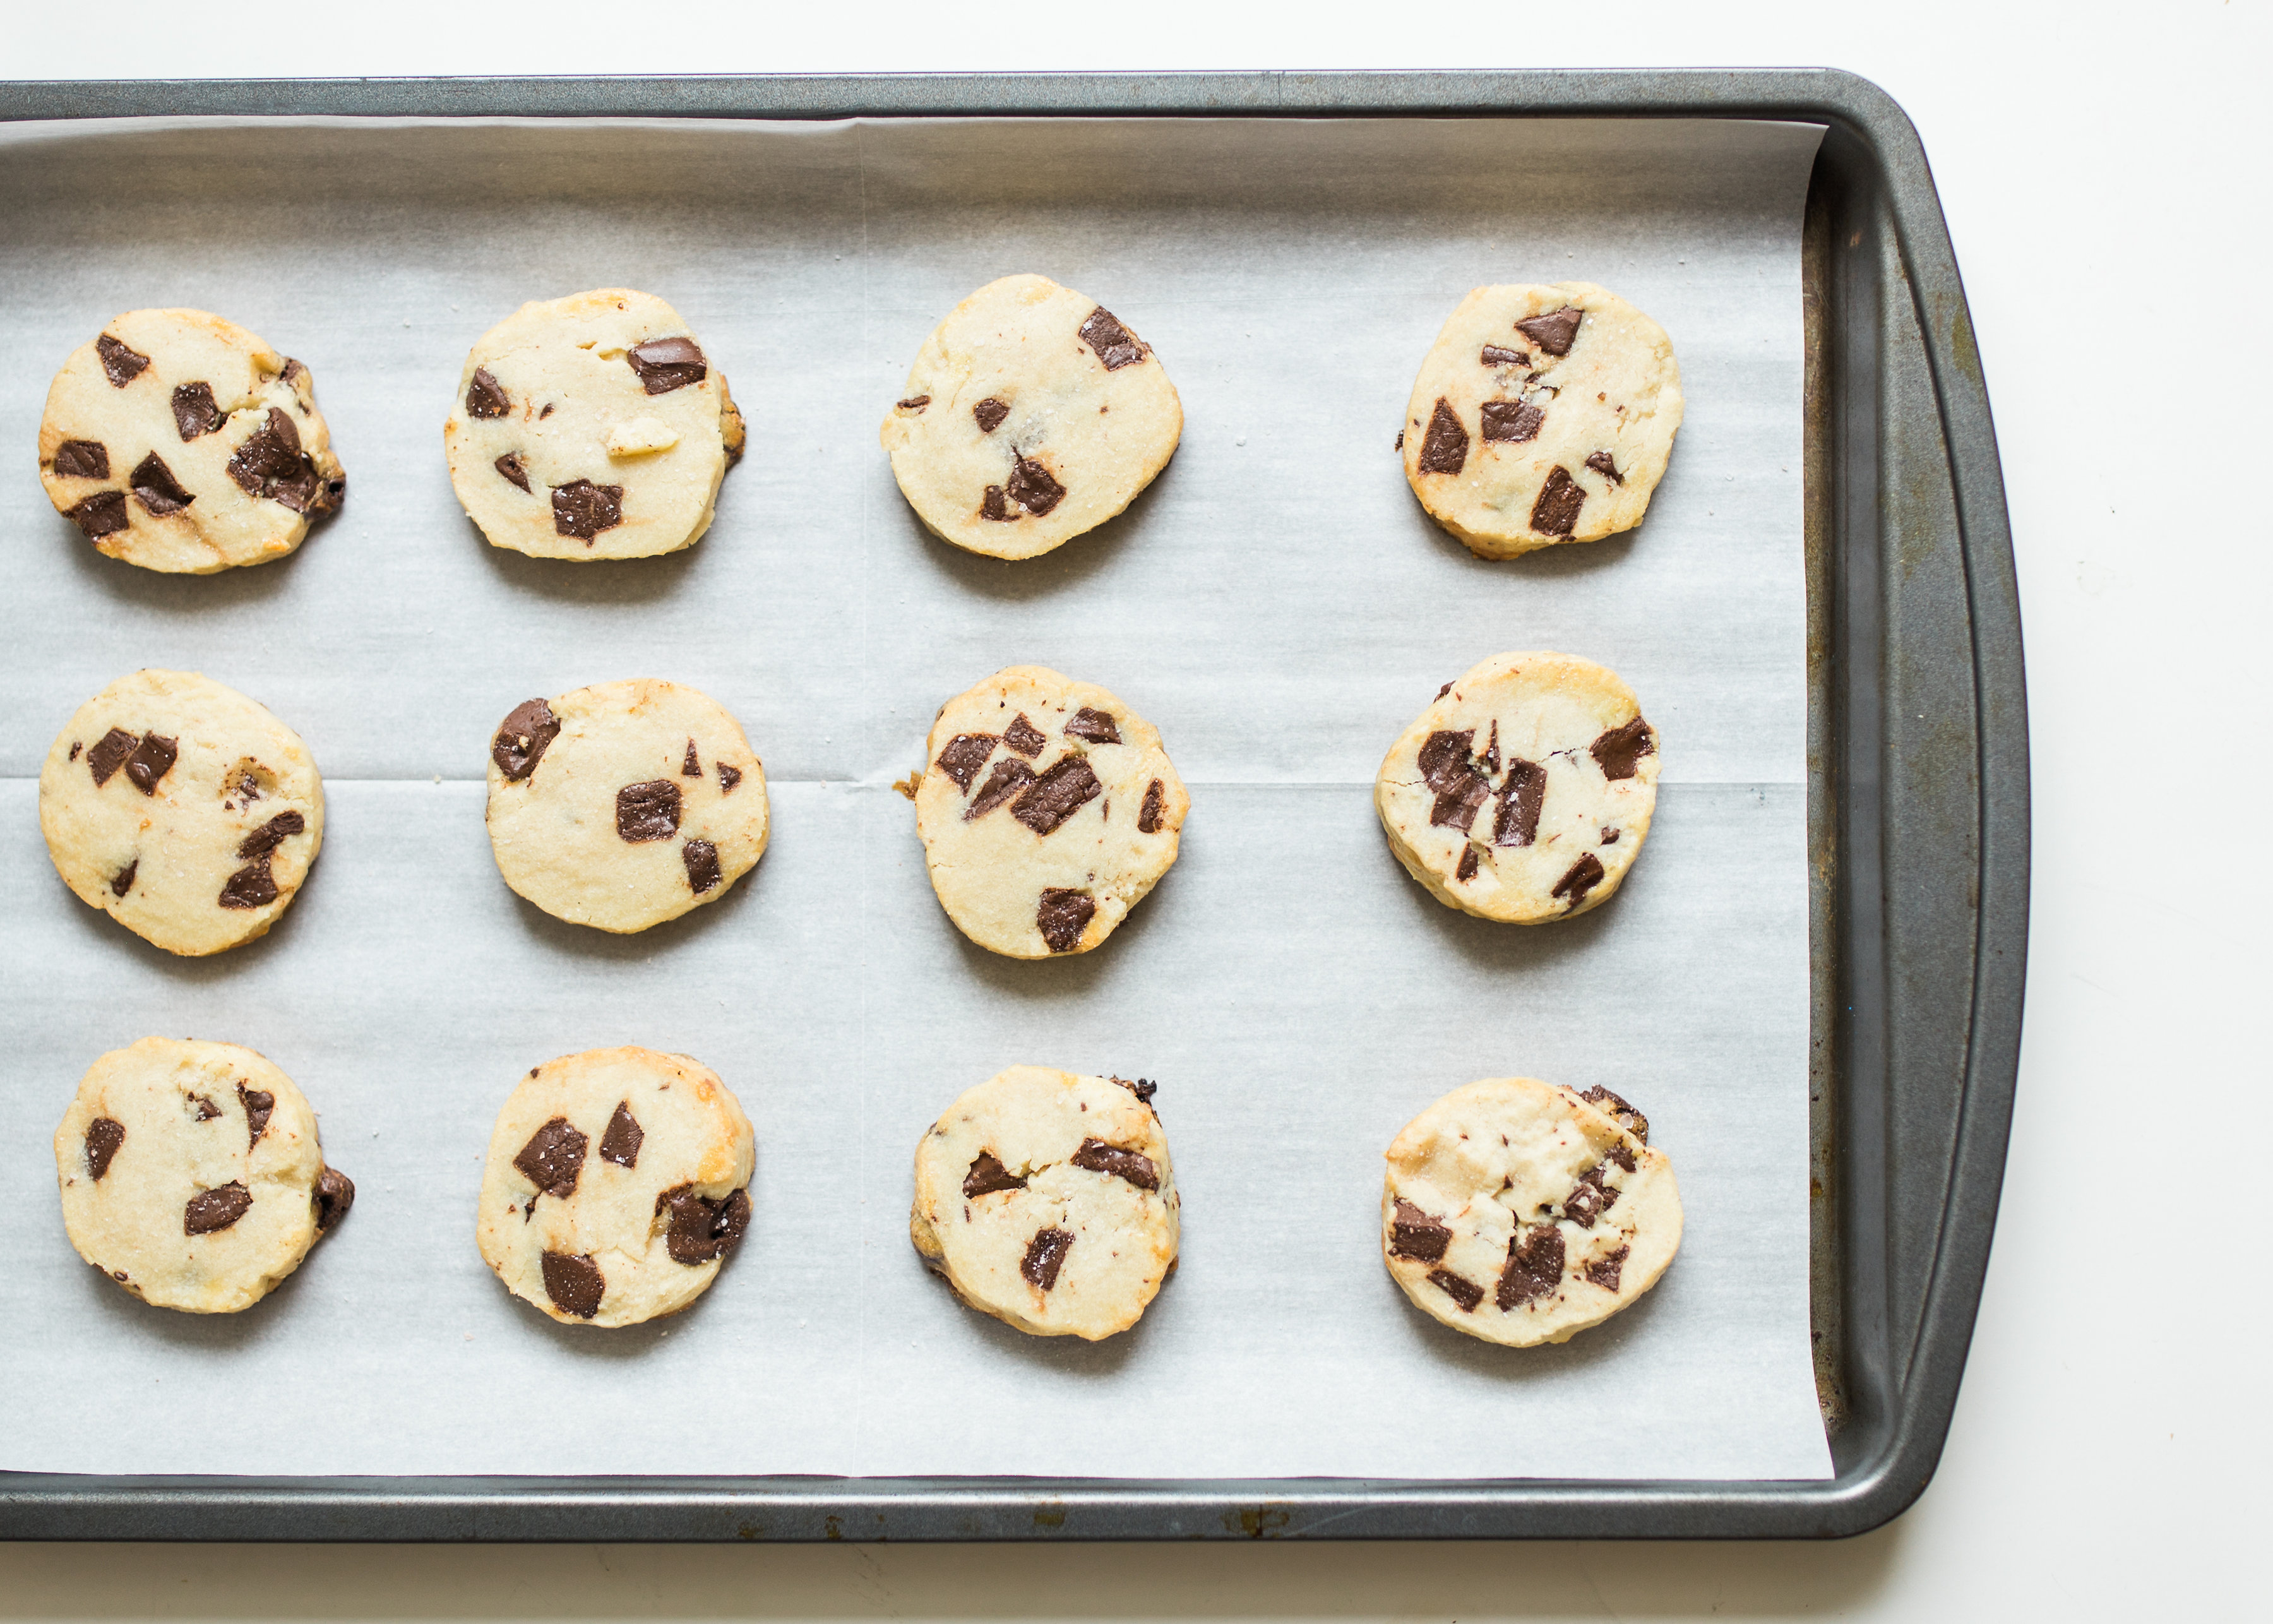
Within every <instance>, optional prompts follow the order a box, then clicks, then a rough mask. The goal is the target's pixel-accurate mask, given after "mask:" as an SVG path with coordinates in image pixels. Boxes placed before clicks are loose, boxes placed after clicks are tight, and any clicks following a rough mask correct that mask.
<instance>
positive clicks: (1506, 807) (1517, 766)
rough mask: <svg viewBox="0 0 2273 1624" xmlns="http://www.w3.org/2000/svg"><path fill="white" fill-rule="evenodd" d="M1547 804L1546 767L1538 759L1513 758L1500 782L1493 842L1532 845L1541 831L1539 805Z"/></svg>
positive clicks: (1494, 819)
mask: <svg viewBox="0 0 2273 1624" xmlns="http://www.w3.org/2000/svg"><path fill="white" fill-rule="evenodd" d="M1546 804H1547V769H1546V768H1544V767H1542V766H1540V765H1539V764H1538V763H1536V762H1527V761H1511V762H1509V763H1508V764H1507V777H1506V778H1504V779H1502V780H1501V782H1500V786H1499V810H1498V811H1497V813H1495V814H1494V815H1493V817H1492V844H1493V845H1494V846H1529V845H1530V844H1531V842H1532V838H1533V837H1534V836H1535V835H1537V834H1538V832H1539V809H1540V808H1542V807H1543V806H1545V805H1546Z"/></svg>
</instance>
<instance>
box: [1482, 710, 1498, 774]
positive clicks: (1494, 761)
mask: <svg viewBox="0 0 2273 1624" xmlns="http://www.w3.org/2000/svg"><path fill="white" fill-rule="evenodd" d="M1497 771H1499V721H1498V718H1493V721H1492V725H1491V742H1490V743H1489V744H1488V745H1486V746H1485V747H1484V773H1485V776H1486V777H1489V776H1490V775H1491V774H1493V773H1496V772H1497Z"/></svg>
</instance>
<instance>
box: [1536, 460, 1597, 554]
mask: <svg viewBox="0 0 2273 1624" xmlns="http://www.w3.org/2000/svg"><path fill="white" fill-rule="evenodd" d="M1586 505H1587V487H1586V486H1584V485H1580V484H1579V482H1578V481H1577V480H1575V479H1573V478H1572V477H1571V473H1570V470H1568V469H1566V468H1564V467H1563V466H1562V465H1561V464H1560V463H1557V465H1556V466H1555V467H1554V468H1553V469H1552V470H1549V473H1548V475H1547V483H1546V484H1545V485H1541V486H1540V487H1539V500H1537V501H1535V502H1534V503H1532V504H1531V528H1532V529H1533V530H1537V531H1538V532H1539V533H1540V534H1541V535H1542V536H1568V535H1569V534H1570V533H1571V532H1572V530H1576V529H1578V528H1579V508H1583V507H1585V506H1586Z"/></svg>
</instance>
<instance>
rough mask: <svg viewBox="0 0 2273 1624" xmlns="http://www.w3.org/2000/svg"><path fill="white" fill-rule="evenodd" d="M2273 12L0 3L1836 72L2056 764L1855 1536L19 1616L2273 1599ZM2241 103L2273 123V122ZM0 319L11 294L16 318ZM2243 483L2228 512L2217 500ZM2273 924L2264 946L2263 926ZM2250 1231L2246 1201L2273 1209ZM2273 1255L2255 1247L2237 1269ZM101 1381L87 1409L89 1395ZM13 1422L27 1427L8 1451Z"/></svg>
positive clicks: (100, 1592)
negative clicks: (1986, 1173)
mask: <svg viewBox="0 0 2273 1624" xmlns="http://www.w3.org/2000/svg"><path fill="white" fill-rule="evenodd" d="M2268 11H2269V8H2268V4H2266V0H2223V3H2222V0H2160V3H2159V4H2154V5H2152V6H2148V5H2136V4H2134V5H2119V4H2106V3H2104V0H2101V3H2097V4H2090V3H2078V4H2067V5H2065V6H2053V5H2048V4H2038V5H2022V4H1996V3H1995V0H1971V3H1969V4H1959V3H1955V0H1909V4H1903V5H1900V6H1894V5H1884V6H1878V7H1872V8H1867V9H1866V8H1864V7H1860V6H1855V5H1846V6H1841V5H1837V4H1832V3H1828V0H1720V4H1698V3H1697V0H1684V3H1676V4H1668V3H1664V0H1647V3H1643V4H1628V3H1622V0H1596V3H1595V4H1592V5H1587V6H1581V7H1572V6H1561V7H1548V6H1521V5H1514V4H1508V3H1507V0H1496V3H1494V4H1477V3H1474V0H1437V3H1436V4H1431V5H1429V6H1426V7H1398V6H1391V5H1383V4H1368V5H1364V6H1356V5H1317V4H1314V5H1311V6H1309V7H1303V8H1298V7H1294V6H1270V5H1264V4H1253V3H1252V0H1147V3H1146V4H1144V5H1143V6H1141V7H1137V6H1131V7H1126V8H1112V9H1106V8H1101V7H1076V8H1069V9H1063V10H1044V9H1041V8H1026V9H1016V8H1001V7H986V8H980V7H974V6H954V5H948V4H941V3H940V0H929V3H928V4H913V3H911V0H870V3H869V4H866V5H863V6H861V7H859V9H858V10H857V11H853V10H846V9H843V8H834V7H809V8H797V9H796V10H795V11H794V12H793V13H791V11H790V8H776V7H769V6H765V5H761V4H751V0H731V3H730V0H709V3H707V4H703V3H693V0H679V3H674V0H643V3H642V4H626V3H624V0H619V3H618V4H603V3H599V0H551V4H545V5H543V6H514V7H509V8H508V7H502V6H500V7H491V8H477V7H476V6H473V5H467V4H443V3H441V0H392V3H391V4H373V5H363V6H356V7H341V8H337V9H333V8H328V7H318V8H282V7H267V8H263V7H250V6H238V7H224V8H220V9H215V8H212V7H196V8H191V7H186V6H183V5H181V4H177V3H176V4H153V3H151V0H112V3H111V4H109V6H107V7H105V8H104V9H102V10H101V11H95V12H89V11H84V10H82V9H80V8H79V7H76V6H66V5H61V4H53V0H49V4H45V5H41V6H39V7H37V8H26V10H25V11H20V12H17V13H15V14H13V15H12V16H11V19H10V21H9V24H8V34H7V39H8V43H7V45H6V47H5V49H4V53H0V74H4V75H5V76H7V77H11V78H26V79H45V78H94V77H127V78H139V77H149V78H171V77H185V76H210V77H228V76H236V75H258V74H288V75H326V74H329V75H337V74H363V73H371V74H392V73H522V72H543V73H571V72H574V73H641V72H686V71H712V72H719V71H744V72H769V71H920V70H974V71H977V70H986V71H999V70H1006V69H1091V70H1096V69H1141V68H1233V67H1237V68H1255V67H1284V68H1301V67H1369V68H1392V67H1393V68H1435V67H1506V68H1515V67H1537V66H1590V65H1603V64H1615V65H1633V66H1640V65H1699V64H1712V65H1773V64H1808V65H1820V64H1828V65H1834V66H1839V67H1844V68H1848V69H1851V70H1853V71H1857V72H1859V73H1862V74H1864V75H1865V76H1867V77H1869V78H1871V79H1875V80H1876V81H1877V82H1878V83H1879V84H1880V85H1882V86H1885V87H1886V88H1887V90H1888V91H1890V92H1891V93H1893V94H1894V97H1895V98H1896V99H1897V100H1898V101H1900V102H1902V105H1903V107H1904V108H1905V109H1908V111H1909V114H1910V117H1912V118H1913V119H1914V120H1915V121H1916V122H1917V126H1918V128H1919V130H1920V132H1922V134H1923V135H1924V139H1925V146H1926V151H1927V154H1928V156H1929V157H1930V158H1931V160H1932V163H1933V168H1934V176H1935V179H1936V181H1937V183H1938V184H1939V187H1940V191H1941V198H1942V203H1943V207H1944V208H1945V209H1946V210H1947V214H1948V217H1949V224H1950V230H1951V235H1952V237H1954V240H1955V243H1956V246H1957V256H1958V261H1959V264H1960V266H1961V267H1962V270H1963V272H1964V275H1965V282H1966V289H1967V293H1968V295H1969V298H1970V301H1971V305H1972V312H1973V319H1974V326H1975V330H1976V332H1977V335H1978V340H1979V344H1980V350H1981V355H1982V360H1983V364H1984V367H1985V369H1986V372H1987V376H1988V379H1989V384H1990V391H1991V397H1992V401H1993V402H1994V404H1995V407H1996V414H1997V426H1998V431H1999V437H2000V440H2001V442H2002V447H2003V453H2004V463H2005V477H2006V481H2007V489H2008V491H2009V493H2010V500H2011V505H2012V516H2013V527H2014V541H2015V546H2016V550H2017V553H2018V555H2019V560H2020V575H2021V591H2022V606H2023V613H2024V616H2025V621H2026V628H2027V635H2028V655H2029V699H2030V704H2029V712H2030V723H2031V734H2032V745H2033V750H2034V765H2035V795H2036V861H2035V880H2036V884H2035V905H2034V919H2033V923H2034V932H2033V936H2032V942H2031V953H2030V958H2029V1014H2028V1026H2027V1034H2026V1039H2025V1042H2024V1045H2023V1049H2022V1077H2021V1097H2020V1106H2019V1110H2018V1114H2017V1116H2016V1118H2015V1121H2014V1136H2013V1147H2012V1154H2011V1161H2010V1165H2009V1169H2008V1173H2007V1181H2006V1185H2005V1201H2004V1210H2003V1215H2002V1220H2001V1222H2000V1224H1999V1230H1998V1237H1997V1246H1996V1252H1995V1255H1994V1258H1993V1259H1992V1263H1991V1266H1990V1270H1989V1281H1988V1289H1987V1292H1986V1295H1985V1297H1984V1301H1983V1306H1982V1312H1981V1318H1980V1322H1979V1326H1978V1328H1977V1333H1976V1335H1975V1339H1974V1344H1973V1357H1972V1362H1971V1365H1970V1367H1969V1371H1968V1372H1967V1378H1966V1382H1965V1387H1964V1391H1963V1394H1962V1397H1961V1398H1960V1400H1959V1402H1958V1406H1957V1417H1956V1421H1955V1424H1954V1427H1953V1428H1952V1430H1951V1432H1950V1437H1949V1443H1948V1447H1947V1452H1946V1453H1945V1455H1943V1458H1942V1464H1941V1470H1940V1473H1939V1477H1937V1478H1936V1479H1935V1481H1934V1483H1933V1485H1932V1486H1931V1487H1930V1488H1929V1489H1928V1490H1927V1492H1926V1493H1925V1496H1924V1499H1923V1500H1920V1502H1919V1503H1918V1504H1917V1507H1915V1508H1913V1509H1912V1510H1911V1511H1910V1512H1909V1514H1908V1515H1905V1516H1903V1517H1902V1518H1899V1519H1898V1520H1896V1521H1895V1522H1894V1523H1893V1524H1892V1525H1890V1526H1889V1527H1887V1529H1885V1530H1881V1531H1879V1532H1878V1533H1876V1534H1872V1535H1868V1536H1865V1537H1864V1538H1859V1539H1855V1540H1849V1541H1845V1542H1842V1543H1838V1544H1828V1545H1670V1544H1666V1545H1613V1544H1606V1543H1605V1544H1592V1545H1588V1544H1578V1543H1572V1544H1558V1545H1317V1546H1271V1545H1264V1546H1257V1547H1252V1548H1247V1547H1242V1548H1230V1547H1222V1546H1207V1547H1149V1546H1106V1545H1074V1546H1059V1547H1048V1548H1028V1547H926V1546H899V1547H894V1546H858V1545H843V1546H821V1547H804V1548H746V1549H734V1550H715V1549H708V1548H695V1549H684V1548H673V1547H634V1546H606V1547H589V1546H582V1547H579V1546H563V1547H553V1548H530V1547H518V1548H480V1549H451V1548H438V1549H428V1548H404V1547H379V1548H366V1549H357V1548H354V1547H326V1546H301V1547H286V1546H257V1547H246V1546H209V1547H202V1548H199V1547H167V1546H155V1545H151V1546H130V1547H124V1548H109V1549H97V1548H91V1547H86V1546H71V1545H16V1546H0V1620H17V1619H34V1618H72V1619H81V1618H111V1617H141V1616H151V1615H165V1616H185V1617H191V1618H204V1617H213V1618H224V1617H225V1618H229V1619H231V1620H251V1619H259V1618H271V1617H274V1618H320V1619H360V1618H385V1619H392V1620H424V1619H480V1620H517V1619H524V1618H525V1619H555V1620H559V1619H587V1618H591V1619H599V1618H611V1617H624V1618H638V1619H671V1618H688V1619H697V1618H700V1619H730V1618H743V1617H751V1618H768V1619H774V1618H780V1619H790V1618H823V1617H825V1618H831V1619H862V1618H887V1617H890V1618H902V1617H912V1618H934V1617H935V1618H969V1617H974V1616H997V1615H1009V1616H1014V1617H1020V1618H1054V1617H1069V1618H1084V1619H1088V1618H1100V1619H1102V1618H1115V1619H1117V1618H1124V1617H1126V1618H1138V1617H1144V1618H1154V1617H1158V1618H1192V1619H1197V1618H1217V1617H1239V1618H1245V1619H1264V1618H1280V1617H1285V1618H1297V1617H1317V1618H1332V1619H1370V1618H1384V1619H1386V1618H1392V1617H1394V1618H1399V1619H1407V1618H1410V1619H1438V1618H1442V1619H1459V1620H1477V1619H1485V1618H1493V1617H1500V1616H1507V1617H1519V1618H1528V1619H1565V1618H1567V1619H1602V1618H1617V1619H1632V1620H1643V1619H1688V1618H1694V1617H1699V1616H1707V1615H1709V1616H1712V1617H1715V1618H1730V1619H1739V1618H1779V1619H1782V1618H1793V1617H1823V1618H1842V1619H1844V1618H1869V1619H1920V1618H1932V1619H1937V1620H1954V1619H1976V1618H1980V1619H1990V1618H1994V1619H1998V1620H2025V1619H2035V1618H2059V1619H2099V1618H2107V1619H2125V1620H2129V1619H2136V1618H2145V1617H2184V1618H2187V1619H2189V1620H2202V1619H2224V1618H2240V1617H2247V1616H2253V1614H2254V1615H2255V1616H2262V1613H2256V1612H2255V1610H2256V1609H2259V1608H2262V1607H2264V1606H2265V1605H2267V1604H2266V1603H2265V1602H2264V1600H2263V1598H2262V1595H2261V1596H2260V1599H2259V1601H2258V1602H2256V1603H2254V1604H2252V1603H2250V1602H2249V1601H2248V1599H2247V1598H2248V1597H2249V1596H2250V1595H2252V1594H2259V1588H2260V1587H2258V1586H2257V1585H2255V1584H2254V1583H2253V1582H2252V1581H2253V1575H2251V1573H2250V1568H2252V1566H2253V1562H2252V1554H2253V1549H2252V1547H2253V1536H2254V1535H2255V1534H2256V1533H2257V1531H2258V1530H2260V1529H2261V1528H2262V1526H2263V1524H2264V1522H2265V1521H2266V1518H2267V1514H2268V1513H2269V1511H2273V1493H2269V1492H2268V1490H2267V1488H2266V1486H2265V1483H2266V1479H2265V1478H2263V1477H2260V1476H2258V1471H2259V1469H2260V1465H2261V1461H2262V1456H2263V1455H2264V1454H2265V1450H2266V1446H2267V1444H2268V1442H2269V1440H2268V1430H2269V1429H2268V1425H2267V1414H2268V1408H2269V1407H2268V1404H2267V1402H2266V1399H2265V1396H2264V1393H2263V1390H2262V1386H2261V1385H2260V1384H2261V1380H2262V1374H2263V1372H2264V1370H2265V1367H2266V1364H2267V1360H2266V1355H2265V1351H2264V1349H2265V1345H2266V1340H2267V1336H2268V1334H2269V1332H2273V1312H2269V1310H2268V1308H2267V1306H2266V1300H2267V1299H2266V1294H2265V1288H2266V1285H2267V1283H2268V1282H2267V1270H2266V1268H2265V1267H2264V1264H2263V1262H2262V1257H2263V1253H2262V1251H2261V1250H2259V1249H2258V1243H2259V1241H2260V1239H2261V1237H2262V1233H2263V1229H2264V1225H2263V1222H2262V1218H2260V1217H2259V1214H2261V1212H2262V1207H2263V1204H2264V1203H2263V1197H2264V1194H2265V1192H2266V1186H2267V1181H2266V1178H2265V1176H2264V1175H2263V1173H2262V1171H2260V1170H2259V1169H2260V1165H2261V1164H2260V1163H2258V1162H2257V1161H2256V1159H2255V1156H2254V1138H2255V1135H2256V1134H2257V1133H2259V1132H2264V1131H2265V1130H2266V1128H2267V1126H2268V1114H2269V1113H2268V1109H2267V1105H2266V1096H2267V1094H2268V1092H2269V1090H2268V1085H2269V1083H2273V1065H2269V1063H2268V1061H2267V1058H2266V1055H2265V1050H2264V1048H2263V1045H2262V1043H2256V1042H2252V1041H2249V1040H2248V1038H2247V1029H2248V1023H2249V1020H2250V1019H2251V1018H2250V1014H2249V1011H2251V1010H2253V1009H2254V1008H2258V1007H2261V1006H2262V1004H2263V1003H2264V1002H2265V999H2266V994H2265V993H2264V991H2263V989H2262V986H2261V984H2260V983H2261V982H2262V972H2263V970H2264V969H2265V968H2266V966H2268V964H2269V962H2273V952H2269V951H2268V950H2267V949H2266V948H2265V947H2264V946H2263V945H2262V937H2261V936H2259V935H2258V930H2259V929H2260V927H2258V926H2257V925H2255V924H2254V923H2253V921H2255V920H2258V919H2262V917H2263V916H2264V915H2265V914H2266V912H2267V910H2268V906H2269V904H2273V884H2269V877H2273V862H2269V861H2268V858H2267V854H2266V851H2265V848H2264V847H2263V846H2261V845H2257V844H2254V843H2253V842H2252V840H2251V838H2250V831H2252V830H2253V829H2254V827H2256V826H2257V825H2258V824H2259V823H2260V815H2259V813H2258V808H2259V806H2260V805H2261V804H2262V800H2263V798H2264V796H2265V795H2266V793H2268V791H2269V790H2273V771H2269V770H2268V767H2267V765H2266V752H2265V750H2264V748H2263V747H2262V744H2261V743H2259V742H2258V741H2257V733H2258V726H2257V725H2256V718H2255V717H2254V705H2255V704H2262V703H2264V701H2265V698H2266V696H2267V691H2268V688H2269V686H2273V685H2269V681H2268V678H2267V676H2266V674H2265V665H2264V659H2263V653H2262V648H2263V643H2264V635H2263V632H2262V627H2263V624H2264V620H2265V618H2266V617H2265V611H2266V607H2267V605H2269V603H2273V591H2269V588H2273V522H2269V520H2268V518H2267V516H2266V514H2267V510H2266V509H2265V508H2263V507H2262V506H2260V505H2258V504H2257V503H2254V502H2253V501H2251V500H2248V499H2249V496H2250V495H2251V494H2252V493H2253V492H2252V491H2251V487H2250V485H2249V483H2248V480H2249V477H2250V476H2251V475H2253V474H2254V473H2255V472H2257V470H2261V469H2262V468H2263V467H2264V466H2265V464H2266V461H2267V458H2266V453H2265V449H2264V447H2265V443H2266V440H2267V439H2268V436H2269V434H2273V410H2269V407H2268V403H2267V402H2268V394H2267V391H2266V389H2265V387H2264V385H2263V381H2262V380H2264V379H2265V378H2266V376H2267V375H2268V373H2269V372H2273V316H2269V313H2268V312H2269V309H2273V301H2269V299H2268V298H2267V297H2266V292H2267V288H2266V274H2265V259H2266V251H2267V250H2268V248H2269V247H2273V228H2269V226H2268V224H2267V214H2268V209H2267V205H2268V200H2269V188H2268V181H2267V178H2266V177H2267V174H2268V169H2269V164H2268V160H2269V158H2273V139H2269V134H2268V132H2269V129H2273V122H2269V120H2268V118H2267V117H2266V115H2265V112H2264V109H2265V107H2266V105H2267V94H2268V93H2267V91H2266V88H2265V79H2266V71H2267V69H2268V68H2269V66H2273V22H2269V15H2268ZM2252 108H2254V109H2257V110H2256V111H2255V112H2254V113H2253V112H2252V111H2251V110H2250V109H2252ZM0 297H4V296H0ZM2230 489H2232V490H2237V491H2238V492H2239V496H2240V499H2239V500H2231V499H2227V498H2226V496H2225V492H2227V491H2228V490H2230ZM2253 942H2255V943H2259V945H2257V946H2255V947H2253V946H2252V945H2251V944H2252V943H2253ZM2252 1219H2258V1222H2255V1223H2254V1224H2253V1223H2252V1222H2251V1221H2252ZM2252 1259H2258V1260H2257V1261H2252ZM98 1402H99V1401H98V1400H94V1399H93V1398H92V1396H91V1399H90V1403H91V1407H92V1406H93V1405H94V1404H95V1403H98ZM4 1424H5V1423H4V1415H0V1425H4Z"/></svg>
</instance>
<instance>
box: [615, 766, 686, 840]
mask: <svg viewBox="0 0 2273 1624" xmlns="http://www.w3.org/2000/svg"><path fill="white" fill-rule="evenodd" d="M616 832H617V833H618V834H619V835H620V836H622V837H623V838H625V839H626V840H628V841H630V842H631V843H632V844H633V845H634V846H637V845H638V844H640V843H641V841H644V840H668V839H670V838H671V836H673V835H675V834H677V833H678V832H679V786H678V785H676V784H673V783H672V782H671V780H670V779H669V778H650V779H649V781H648V782H646V783H644V784H626V785H625V786H623V788H621V789H619V790H618V791H617V792H616Z"/></svg>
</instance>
